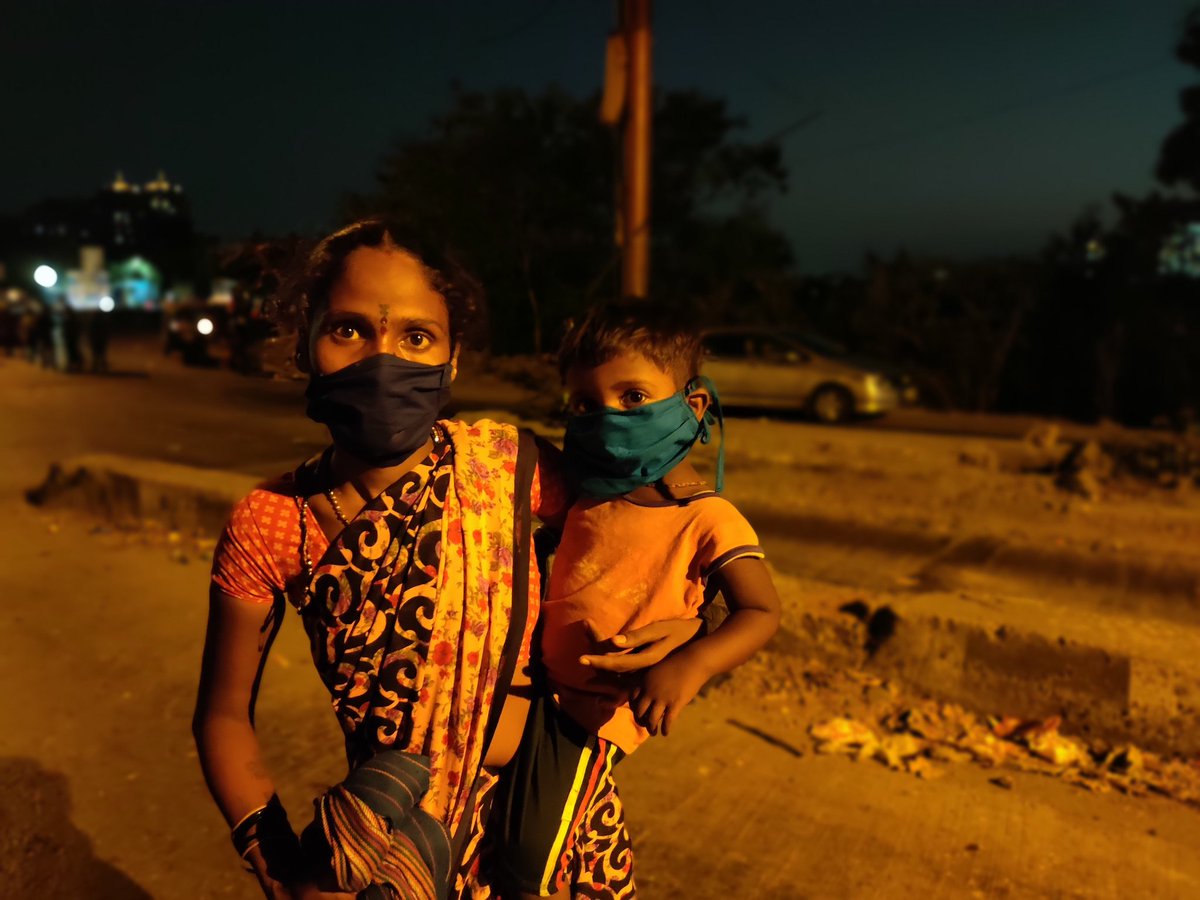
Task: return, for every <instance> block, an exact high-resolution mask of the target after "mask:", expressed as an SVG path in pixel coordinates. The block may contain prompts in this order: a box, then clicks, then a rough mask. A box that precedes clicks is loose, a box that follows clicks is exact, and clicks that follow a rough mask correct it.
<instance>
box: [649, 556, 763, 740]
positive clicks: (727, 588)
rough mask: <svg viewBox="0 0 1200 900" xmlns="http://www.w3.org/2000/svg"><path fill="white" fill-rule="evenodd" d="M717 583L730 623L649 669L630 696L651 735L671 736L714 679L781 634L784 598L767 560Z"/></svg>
mask: <svg viewBox="0 0 1200 900" xmlns="http://www.w3.org/2000/svg"><path fill="white" fill-rule="evenodd" d="M712 578H713V579H715V580H716V584H717V586H718V587H719V588H720V591H721V595H722V596H723V597H724V598H725V602H726V603H727V604H728V605H729V610H730V612H729V616H728V618H726V619H725V621H724V622H722V623H721V625H720V626H719V627H718V628H717V629H716V631H714V632H713V633H712V634H710V635H708V636H707V637H704V638H700V639H699V640H696V641H693V642H692V643H691V644H689V645H688V646H686V647H684V648H683V649H682V650H680V651H679V652H678V653H675V654H674V655H673V656H671V657H670V658H669V659H666V660H664V661H663V662H661V663H659V664H658V665H656V666H654V667H653V668H652V669H649V670H648V671H647V672H646V673H645V674H644V675H643V676H642V683H641V685H640V686H639V687H637V688H635V689H634V690H633V691H632V693H631V695H630V700H631V703H632V708H633V711H634V714H635V715H636V716H637V718H638V721H639V722H641V724H642V725H643V726H644V727H645V728H647V729H649V731H650V733H651V734H657V733H658V731H659V729H660V728H661V729H662V733H663V734H664V735H665V734H667V733H669V732H670V729H671V725H672V724H674V722H675V719H676V718H678V716H679V713H680V711H681V710H682V709H683V707H685V706H687V704H688V703H690V702H691V700H692V698H693V697H695V696H696V694H697V693H698V692H699V690H700V688H702V687H703V686H704V685H705V683H706V682H707V681H708V680H709V679H710V678H712V677H713V676H715V675H720V674H722V673H724V672H729V671H731V670H732V669H734V668H736V667H737V666H739V665H741V664H742V663H744V662H745V661H746V660H748V659H749V658H750V657H751V656H753V655H754V654H755V653H756V652H758V651H759V650H761V649H762V648H763V647H764V646H765V645H766V643H767V641H769V640H770V639H771V637H772V636H773V635H774V634H775V632H776V631H777V630H778V629H779V619H780V605H779V594H778V593H777V592H776V591H775V584H774V582H773V581H772V580H771V573H770V572H769V571H768V570H767V566H766V564H765V563H764V562H763V561H762V560H761V559H755V558H751V557H744V558H742V559H735V560H733V561H732V562H730V563H728V564H726V565H725V566H723V567H722V568H721V569H720V570H719V571H717V572H715V573H714V574H713V576H712Z"/></svg>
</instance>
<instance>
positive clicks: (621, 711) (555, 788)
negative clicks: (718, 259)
mask: <svg viewBox="0 0 1200 900" xmlns="http://www.w3.org/2000/svg"><path fill="white" fill-rule="evenodd" d="M700 359H701V349H700V337H699V334H698V333H696V331H695V330H694V329H693V328H692V327H691V323H690V322H688V321H686V320H685V321H681V320H680V319H679V318H677V317H674V316H670V315H668V314H666V313H663V312H659V311H656V310H655V308H654V307H653V306H652V305H651V304H649V303H648V302H641V301H628V302H625V303H614V304H606V305H603V306H600V307H597V308H595V309H593V310H592V311H591V312H589V313H588V314H587V316H586V317H585V318H584V319H583V320H582V321H581V322H580V323H579V324H578V325H576V326H575V327H574V328H572V329H571V330H570V331H569V332H568V334H567V336H566V337H565V338H564V340H563V345H562V348H561V351H560V354H559V366H560V370H561V373H562V377H563V381H564V385H565V388H566V391H567V398H568V399H567V403H568V418H567V428H566V438H565V442H564V444H563V455H564V461H565V463H566V467H567V471H568V473H569V474H570V475H571V476H572V478H573V479H574V483H575V485H576V486H577V487H578V490H579V493H580V495H581V496H580V497H579V499H578V500H576V501H575V503H574V504H573V505H572V506H571V508H570V510H569V511H568V512H567V518H566V525H565V527H564V529H563V533H562V541H561V543H560V544H559V547H558V553H557V555H556V557H555V560H554V570H553V573H552V574H551V577H550V583H549V591H548V593H547V595H546V598H545V600H544V601H543V604H542V626H541V627H542V632H541V639H542V658H543V660H544V662H545V670H546V676H547V680H548V684H547V685H546V686H545V689H544V690H542V691H540V692H539V696H538V697H537V699H535V705H534V709H533V710H532V712H531V714H530V716H529V726H528V729H527V731H526V738H525V740H524V741H522V744H521V747H520V749H519V750H518V754H517V759H516V761H515V763H514V766H513V769H514V773H515V774H514V777H513V778H512V780H511V781H510V782H508V783H505V784H503V785H502V792H503V793H502V795H501V797H500V800H499V802H501V804H502V807H501V814H502V815H503V816H504V826H503V829H502V831H503V837H502V840H503V849H502V852H501V853H500V854H499V855H500V857H501V859H503V860H504V861H505V866H506V868H507V870H508V874H509V876H510V877H511V879H512V881H513V882H514V883H515V886H516V887H517V888H518V889H519V890H520V891H521V892H522V896H523V897H546V896H553V897H564V898H565V897H571V896H574V895H573V894H572V893H571V890H570V887H571V885H570V878H569V872H570V868H571V865H572V861H573V858H574V856H575V855H576V853H578V852H579V844H580V843H581V842H582V841H584V840H586V838H587V835H586V834H580V833H578V832H577V831H576V830H575V829H573V828H572V827H571V824H572V823H574V822H578V821H580V818H581V813H582V812H583V811H584V810H585V809H586V805H587V803H588V802H589V801H590V791H591V786H592V785H594V784H607V783H608V782H609V780H610V779H611V770H612V768H613V766H615V765H616V764H617V762H619V761H620V760H621V759H622V758H623V757H624V756H626V755H627V754H629V753H632V752H633V751H634V750H635V749H637V747H638V746H639V745H640V744H641V743H642V742H643V741H645V740H646V739H647V738H648V737H649V736H650V735H654V734H659V733H662V734H667V733H668V731H669V730H670V728H671V726H672V724H673V723H674V721H675V719H676V717H677V716H678V715H679V713H680V710H682V709H683V707H684V706H686V705H687V704H688V703H689V702H691V700H692V698H693V697H695V696H696V693H697V692H698V691H699V690H700V688H701V687H703V686H704V684H705V683H706V682H707V681H708V680H709V679H710V678H712V677H713V676H715V675H719V674H721V673H724V672H728V671H730V670H731V669H733V668H734V667H735V666H737V665H739V664H741V663H743V662H745V661H746V660H747V659H749V658H750V657H751V656H752V655H753V654H754V653H756V652H757V651H758V650H760V649H762V647H763V646H765V645H766V643H767V641H769V640H770V639H771V636H772V635H774V634H775V631H776V630H777V628H778V627H779V619H780V608H779V597H778V595H777V594H776V591H775V586H774V584H773V583H772V581H771V576H770V573H769V572H768V570H767V567H766V565H765V564H764V563H763V551H762V550H761V549H760V547H759V546H758V539H757V537H756V536H755V534H754V530H753V529H752V528H751V527H750V525H749V523H747V522H746V520H745V518H743V517H742V515H741V514H740V513H739V512H738V511H737V509H736V508H734V506H733V505H732V504H731V503H730V502H729V501H728V500H725V499H724V498H722V497H721V496H720V494H719V492H720V490H721V487H722V484H721V482H722V469H723V466H722V465H721V463H720V462H718V466H717V477H716V485H715V488H714V487H713V486H712V485H710V484H709V483H708V482H707V481H706V480H705V479H704V478H702V477H701V476H700V475H699V473H698V472H697V471H696V469H695V468H694V467H693V465H692V464H691V462H689V460H688V455H689V452H690V451H691V449H692V446H693V444H694V443H695V442H696V441H697V440H701V441H704V442H707V441H708V440H709V436H710V430H709V429H710V426H711V425H712V424H716V423H717V422H719V421H720V417H719V410H720V407H719V403H718V400H717V394H716V389H715V388H714V386H713V385H712V383H711V382H709V381H708V379H706V378H703V377H701V376H700V375H699V368H700ZM714 407H715V408H716V410H717V417H716V418H715V419H714V416H713V409H714ZM634 548H636V550H635V549H634ZM717 590H719V591H720V592H721V594H722V595H723V596H724V598H725V601H726V603H727V604H728V606H729V608H730V610H731V613H730V615H729V617H728V618H727V619H726V620H725V621H724V622H723V623H722V624H721V625H720V627H718V628H717V629H716V630H715V631H714V632H713V633H712V634H711V635H709V636H707V637H704V638H702V639H700V640H697V641H695V642H694V643H692V644H691V645H689V646H688V647H686V648H684V649H682V650H680V651H678V652H677V653H675V654H674V655H673V656H671V657H670V658H669V659H667V660H665V661H664V662H661V663H659V664H658V665H656V666H655V667H654V668H652V669H650V670H649V671H647V672H646V673H645V674H644V676H643V677H642V678H641V679H640V681H636V682H633V683H632V684H631V685H629V686H626V685H622V684H620V683H617V684H614V683H613V682H612V681H611V680H608V679H601V678H597V677H596V673H595V670H594V669H593V668H591V667H589V666H587V665H584V664H582V662H581V661H582V660H583V659H585V658H586V656H587V654H588V653H590V652H591V651H590V649H589V648H590V647H592V646H593V645H594V644H595V643H596V642H597V641H602V642H603V641H609V640H613V641H614V642H617V643H618V644H619V642H620V635H622V634H624V633H626V632H628V631H629V630H631V629H637V628H640V627H641V626H643V625H645V624H647V623H649V622H652V621H655V620H659V619H670V618H676V617H686V616H696V615H698V614H699V612H700V610H701V608H702V607H703V606H704V605H705V602H706V599H711V597H712V596H713V594H714V593H715V592H716V591H717Z"/></svg>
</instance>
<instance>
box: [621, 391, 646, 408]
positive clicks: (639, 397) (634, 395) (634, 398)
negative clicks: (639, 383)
mask: <svg viewBox="0 0 1200 900" xmlns="http://www.w3.org/2000/svg"><path fill="white" fill-rule="evenodd" d="M621 402H622V403H624V404H625V405H626V406H641V405H642V404H643V403H645V402H646V395H645V394H643V393H642V392H641V391H636V390H630V391H626V392H625V393H624V394H622V395H621Z"/></svg>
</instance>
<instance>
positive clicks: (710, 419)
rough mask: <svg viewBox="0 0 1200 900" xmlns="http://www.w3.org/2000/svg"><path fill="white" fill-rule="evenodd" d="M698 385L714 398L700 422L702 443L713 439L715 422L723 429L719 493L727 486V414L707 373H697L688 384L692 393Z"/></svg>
mask: <svg viewBox="0 0 1200 900" xmlns="http://www.w3.org/2000/svg"><path fill="white" fill-rule="evenodd" d="M697 386H702V387H704V388H706V389H707V390H708V394H709V396H710V397H711V398H712V402H711V403H709V405H708V409H706V410H705V411H704V418H703V419H702V420H701V422H700V429H701V430H700V443H702V444H707V443H708V442H709V441H710V440H711V439H712V431H711V426H712V425H714V424H715V425H716V426H717V427H718V428H719V429H721V437H720V444H719V445H718V447H717V493H718V494H719V493H721V491H722V490H724V488H725V414H724V413H723V412H721V398H720V396H719V395H718V394H717V386H716V385H715V384H713V382H712V379H711V378H709V377H708V376H707V375H697V376H696V377H695V378H693V379H692V380H691V382H690V383H689V384H688V393H689V394H690V393H691V392H692V391H693V390H695V388H696V387H697Z"/></svg>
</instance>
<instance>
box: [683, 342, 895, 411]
mask: <svg viewBox="0 0 1200 900" xmlns="http://www.w3.org/2000/svg"><path fill="white" fill-rule="evenodd" d="M703 342H704V363H703V366H702V372H703V373H704V374H705V375H707V376H708V377H710V378H711V379H712V380H713V381H714V382H715V383H716V385H717V389H718V390H719V391H720V394H721V402H722V404H724V405H725V406H730V407H754V408H761V409H778V410H797V411H801V412H805V413H808V414H810V415H812V416H813V417H814V418H816V419H817V420H818V421H820V422H825V423H830V424H832V423H835V422H844V421H847V420H849V419H852V418H854V417H855V416H878V415H883V414H884V413H886V412H888V411H889V410H892V409H895V408H896V407H897V406H899V405H900V401H901V398H900V394H899V392H898V391H897V389H896V385H895V384H894V383H893V381H892V379H891V378H889V377H888V375H887V374H885V373H884V372H883V371H880V370H879V369H876V368H874V367H871V366H863V365H859V364H856V363H855V362H853V361H851V360H852V357H849V356H845V355H835V353H834V352H832V345H830V347H831V350H830V351H827V352H825V353H819V352H817V351H816V350H815V349H814V342H812V341H808V342H806V341H804V340H802V339H801V337H800V336H798V335H795V334H790V333H788V332H786V331H778V330H774V329H768V328H750V327H741V328H713V329H709V330H708V331H705V332H704V334H703Z"/></svg>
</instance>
